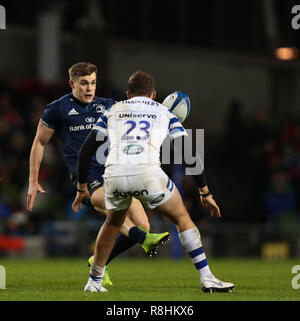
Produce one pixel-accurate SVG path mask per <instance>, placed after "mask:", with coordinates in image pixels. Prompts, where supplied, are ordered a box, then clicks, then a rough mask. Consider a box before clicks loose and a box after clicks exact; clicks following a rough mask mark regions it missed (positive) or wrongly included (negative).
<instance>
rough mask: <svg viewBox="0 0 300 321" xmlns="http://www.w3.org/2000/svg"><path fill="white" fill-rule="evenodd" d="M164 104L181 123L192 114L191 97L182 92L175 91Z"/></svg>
mask: <svg viewBox="0 0 300 321" xmlns="http://www.w3.org/2000/svg"><path fill="white" fill-rule="evenodd" d="M162 104H163V105H164V106H166V107H167V108H168V109H169V110H171V111H172V112H173V113H174V114H175V115H176V116H177V117H178V119H179V120H180V122H181V123H183V122H184V121H185V119H186V118H187V116H188V115H189V113H190V107H191V103H190V99H189V96H188V95H187V94H185V93H183V92H181V91H175V92H173V93H172V94H170V95H169V96H167V97H166V98H165V100H164V101H163V102H162Z"/></svg>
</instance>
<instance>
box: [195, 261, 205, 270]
mask: <svg viewBox="0 0 300 321" xmlns="http://www.w3.org/2000/svg"><path fill="white" fill-rule="evenodd" d="M207 265H208V263H207V259H204V260H202V261H200V262H198V263H195V267H196V269H197V270H200V269H202V268H204V267H205V266H207Z"/></svg>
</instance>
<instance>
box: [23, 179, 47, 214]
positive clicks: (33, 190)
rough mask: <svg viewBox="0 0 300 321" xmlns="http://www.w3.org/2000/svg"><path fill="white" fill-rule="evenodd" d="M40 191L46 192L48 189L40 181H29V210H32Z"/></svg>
mask: <svg viewBox="0 0 300 321" xmlns="http://www.w3.org/2000/svg"><path fill="white" fill-rule="evenodd" d="M38 192H40V193H42V194H45V193H46V191H45V190H44V189H43V187H42V186H41V185H40V184H39V183H29V187H28V192H27V211H30V212H31V211H32V209H33V205H34V201H35V198H36V194H37V193H38Z"/></svg>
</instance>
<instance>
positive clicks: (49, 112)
mask: <svg viewBox="0 0 300 321" xmlns="http://www.w3.org/2000/svg"><path fill="white" fill-rule="evenodd" d="M40 120H41V122H42V123H43V124H44V125H46V126H47V127H49V128H51V129H54V130H57V129H58V127H59V126H60V121H61V113H60V104H59V102H58V101H55V102H53V103H51V104H49V105H47V108H46V109H45V110H44V112H43V115H42V117H41V119H40Z"/></svg>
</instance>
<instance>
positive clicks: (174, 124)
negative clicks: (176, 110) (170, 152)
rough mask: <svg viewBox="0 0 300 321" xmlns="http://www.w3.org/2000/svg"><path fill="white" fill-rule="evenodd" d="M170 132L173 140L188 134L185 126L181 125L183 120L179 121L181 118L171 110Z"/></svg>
mask: <svg viewBox="0 0 300 321" xmlns="http://www.w3.org/2000/svg"><path fill="white" fill-rule="evenodd" d="M168 134H169V137H170V138H171V140H173V139H174V138H176V137H179V136H187V135H188V134H187V132H186V130H185V129H184V127H183V126H182V125H181V122H180V121H179V119H178V118H177V117H176V116H175V115H174V114H173V113H171V112H170V121H169V129H168Z"/></svg>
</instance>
